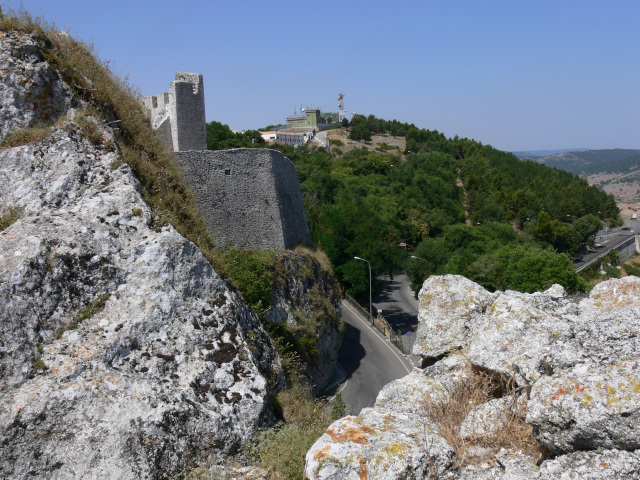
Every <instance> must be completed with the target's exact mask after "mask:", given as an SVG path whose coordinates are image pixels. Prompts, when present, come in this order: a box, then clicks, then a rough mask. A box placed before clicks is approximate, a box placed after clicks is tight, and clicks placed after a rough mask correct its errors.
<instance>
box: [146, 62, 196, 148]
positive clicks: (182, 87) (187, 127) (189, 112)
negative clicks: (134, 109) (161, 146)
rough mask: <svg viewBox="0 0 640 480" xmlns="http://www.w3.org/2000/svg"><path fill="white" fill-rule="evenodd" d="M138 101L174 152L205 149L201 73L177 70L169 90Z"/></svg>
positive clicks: (153, 125) (152, 124)
mask: <svg viewBox="0 0 640 480" xmlns="http://www.w3.org/2000/svg"><path fill="white" fill-rule="evenodd" d="M141 101H142V105H143V106H144V108H145V109H146V111H147V115H148V116H149V118H150V119H151V126H152V127H153V128H154V129H155V130H156V131H157V132H158V135H159V136H160V138H162V140H164V142H165V143H166V144H167V145H169V146H170V147H172V148H173V151H174V152H183V151H187V150H206V149H207V131H206V122H207V120H206V117H205V111H204V82H203V80H202V75H201V74H199V73H187V72H176V79H175V81H174V82H171V85H170V87H169V91H168V92H165V93H161V94H160V95H152V96H149V97H142V99H141Z"/></svg>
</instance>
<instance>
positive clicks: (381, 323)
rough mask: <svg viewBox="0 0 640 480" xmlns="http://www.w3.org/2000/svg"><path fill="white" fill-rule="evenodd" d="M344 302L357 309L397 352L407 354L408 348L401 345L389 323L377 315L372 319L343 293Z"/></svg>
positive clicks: (400, 338)
mask: <svg viewBox="0 0 640 480" xmlns="http://www.w3.org/2000/svg"><path fill="white" fill-rule="evenodd" d="M345 300H346V301H347V302H349V304H350V305H351V306H353V307H354V308H355V309H357V310H358V311H359V312H360V313H361V314H362V315H363V316H364V317H365V318H366V319H367V321H368V322H369V323H370V324H371V326H372V327H375V328H376V329H377V330H378V331H379V332H380V333H382V334H383V335H384V336H385V337H387V338H388V339H389V340H390V341H391V343H392V344H393V345H394V346H395V347H396V348H397V349H398V350H400V351H401V352H402V353H403V354H405V355H407V354H408V353H409V352H408V348H407V347H405V345H404V344H403V343H402V336H401V335H399V334H397V333H396V332H394V331H393V328H391V325H389V322H387V320H386V319H385V318H384V317H383V316H382V315H380V314H379V313H378V315H376V316H375V317H372V316H371V314H370V313H369V312H368V311H367V310H366V309H364V308H362V306H361V305H360V304H359V303H358V302H356V301H355V300H354V299H353V297H351V295H349V294H348V293H345Z"/></svg>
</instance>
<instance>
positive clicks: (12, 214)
mask: <svg viewBox="0 0 640 480" xmlns="http://www.w3.org/2000/svg"><path fill="white" fill-rule="evenodd" d="M21 214H22V209H21V208H19V207H9V208H7V210H6V211H5V213H4V214H3V215H1V216H0V232H2V231H3V230H5V229H6V228H9V226H11V225H12V224H13V223H15V221H16V220H18V218H20V215H21Z"/></svg>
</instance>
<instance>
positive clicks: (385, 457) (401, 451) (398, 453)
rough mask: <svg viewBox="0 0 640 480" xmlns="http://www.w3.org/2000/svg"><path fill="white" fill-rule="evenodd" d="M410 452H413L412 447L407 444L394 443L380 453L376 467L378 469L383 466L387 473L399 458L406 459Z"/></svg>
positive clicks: (376, 460) (375, 462) (375, 463)
mask: <svg viewBox="0 0 640 480" xmlns="http://www.w3.org/2000/svg"><path fill="white" fill-rule="evenodd" d="M409 450H411V447H410V446H409V445H408V444H407V443H404V442H393V443H392V444H390V445H387V446H385V447H384V448H383V449H382V450H381V451H380V454H379V455H378V456H376V459H375V460H374V465H375V466H376V468H379V467H380V466H381V465H382V470H383V471H385V472H386V471H387V469H388V468H389V467H390V466H391V465H392V464H394V463H395V462H397V461H398V459H399V458H404V456H405V455H406V454H407V452H408V451H409Z"/></svg>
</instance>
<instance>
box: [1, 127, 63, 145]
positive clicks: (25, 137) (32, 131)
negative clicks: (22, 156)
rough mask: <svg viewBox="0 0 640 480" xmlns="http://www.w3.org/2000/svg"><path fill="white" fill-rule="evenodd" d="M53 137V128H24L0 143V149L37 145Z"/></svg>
mask: <svg viewBox="0 0 640 480" xmlns="http://www.w3.org/2000/svg"><path fill="white" fill-rule="evenodd" d="M49 135H51V127H43V126H39V127H30V128H22V129H20V130H18V131H16V132H14V133H12V134H11V135H9V136H8V137H6V138H5V139H4V140H2V142H0V149H5V148H13V147H19V146H21V145H27V144H29V143H36V142H39V141H40V140H44V139H45V138H47V137H48V136H49Z"/></svg>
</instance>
